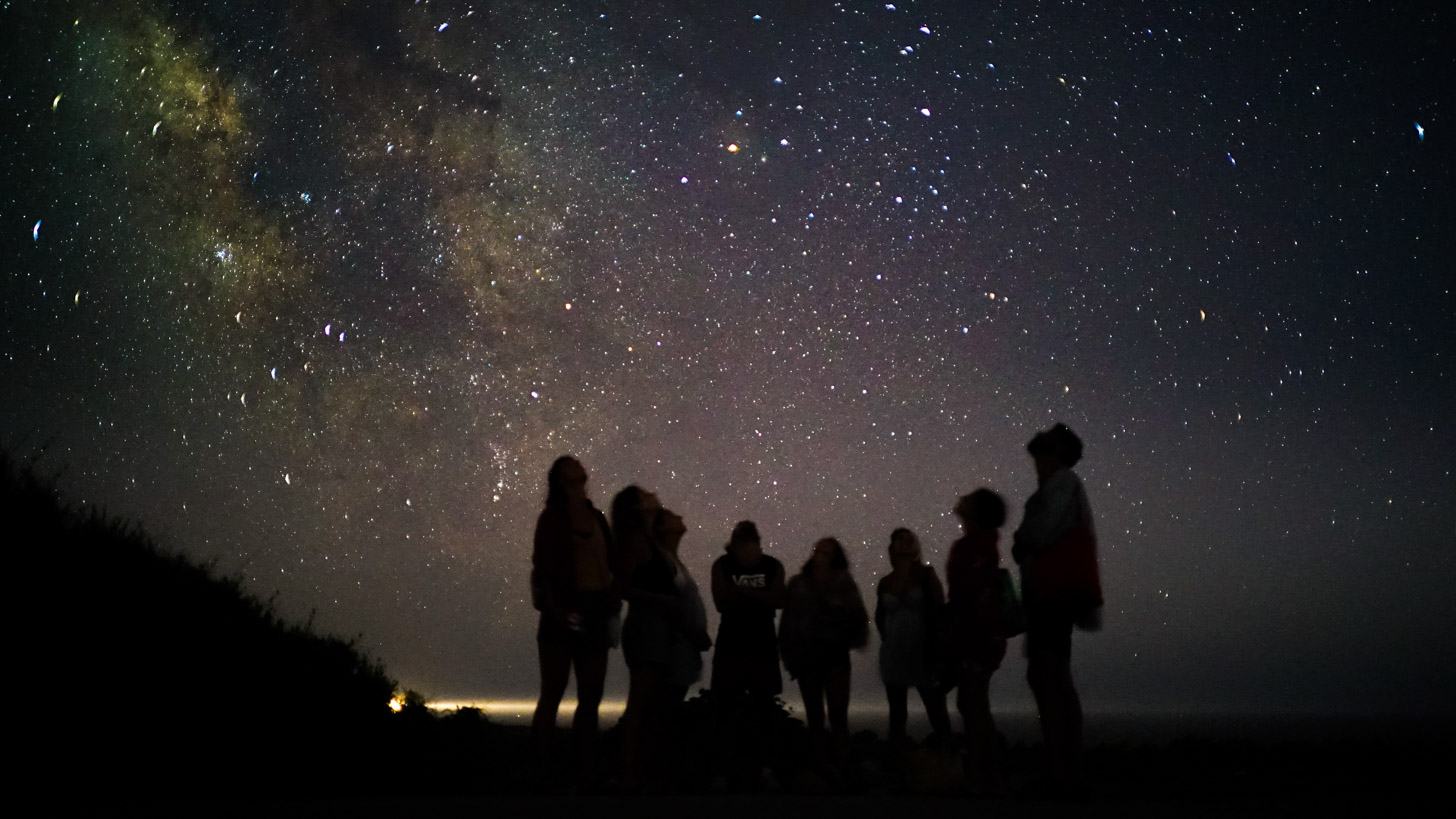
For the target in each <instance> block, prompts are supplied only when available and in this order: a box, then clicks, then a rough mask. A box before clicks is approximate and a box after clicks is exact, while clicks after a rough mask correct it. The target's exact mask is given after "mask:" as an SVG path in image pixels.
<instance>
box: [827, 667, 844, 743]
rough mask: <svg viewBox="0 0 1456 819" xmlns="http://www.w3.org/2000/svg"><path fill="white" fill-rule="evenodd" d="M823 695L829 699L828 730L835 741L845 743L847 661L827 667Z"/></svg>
mask: <svg viewBox="0 0 1456 819" xmlns="http://www.w3.org/2000/svg"><path fill="white" fill-rule="evenodd" d="M824 696H825V698H826V699H827V700H828V701H829V730H830V731H831V732H832V733H833V734H834V739H835V740H836V742H838V743H840V744H845V743H847V742H848V740H849V663H845V664H844V665H842V666H836V667H834V668H831V669H829V673H828V674H826V675H825V677H824Z"/></svg>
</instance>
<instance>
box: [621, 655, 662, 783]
mask: <svg viewBox="0 0 1456 819" xmlns="http://www.w3.org/2000/svg"><path fill="white" fill-rule="evenodd" d="M655 683H656V679H655V677H654V675H653V673H652V672H651V671H648V670H644V669H637V670H635V671H633V672H632V679H631V682H630V683H629V684H628V686H627V708H626V710H625V711H623V712H622V721H621V726H622V787H623V788H624V789H627V790H637V789H639V788H641V787H642V784H643V779H644V778H645V776H646V772H647V764H648V763H647V762H646V759H645V757H646V752H647V750H648V746H649V745H650V744H651V743H650V740H648V739H647V737H646V731H648V730H650V728H649V726H648V725H647V723H649V721H650V716H651V715H650V714H649V713H648V712H650V711H651V701H652V698H653V697H654V696H655V693H656V692H654V691H653V690H652V689H653V687H654V684H655Z"/></svg>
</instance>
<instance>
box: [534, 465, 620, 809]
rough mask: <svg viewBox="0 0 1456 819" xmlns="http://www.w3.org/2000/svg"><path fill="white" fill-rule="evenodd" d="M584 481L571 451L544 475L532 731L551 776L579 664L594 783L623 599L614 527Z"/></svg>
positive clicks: (581, 719)
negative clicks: (559, 719) (559, 724)
mask: <svg viewBox="0 0 1456 819" xmlns="http://www.w3.org/2000/svg"><path fill="white" fill-rule="evenodd" d="M586 483H587V474H586V469H585V468H584V467H582V465H581V463H580V462H579V461H577V460H576V459H575V458H573V457H571V456H569V455H563V456H562V457H560V458H557V459H556V461H555V462H554V463H553V464H552V465H551V469H550V471H549V472H548V473H547V476H546V487H547V488H546V508H545V509H544V510H543V511H542V512H541V516H540V517H539V518H538V519H537V521H536V535H535V539H534V546H533V548H532V551H531V597H532V602H534V603H535V606H536V608H537V609H539V610H540V612H541V621H540V625H539V626H538V627H537V629H536V647H537V651H538V653H539V656H540V662H541V694H540V698H539V699H538V700H537V701H536V713H535V715H534V716H533V717H532V719H531V733H532V739H533V744H534V745H535V748H536V757H537V763H538V765H539V772H540V774H541V775H542V776H543V777H545V776H548V775H549V770H550V765H551V740H552V736H553V734H554V733H555V727H556V712H557V710H558V709H559V707H560V705H561V697H562V695H563V694H565V692H566V684H567V682H568V679H569V677H570V673H571V669H572V668H575V669H576V699H577V706H576V713H575V715H574V716H573V717H572V721H571V728H572V736H573V738H574V740H575V744H576V746H577V754H578V759H579V761H580V771H579V775H580V777H581V781H582V783H583V784H586V785H588V786H591V785H594V784H595V781H596V778H597V753H596V732H597V722H598V718H597V711H598V708H599V707H600V705H601V701H602V689H603V686H604V685H605V682H606V676H607V650H608V649H609V648H611V647H612V645H613V644H614V642H615V637H614V634H613V630H614V626H613V622H614V620H615V618H616V617H617V615H618V613H619V612H620V610H621V596H620V591H619V587H618V585H617V582H616V577H615V574H614V564H615V563H616V557H617V555H616V550H615V548H614V543H613V540H612V530H611V527H609V526H608V525H607V519H606V518H605V517H604V516H603V515H602V513H601V512H599V511H597V509H596V507H595V506H593V505H592V503H591V501H590V500H588V499H587V496H586Z"/></svg>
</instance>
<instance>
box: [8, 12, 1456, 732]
mask: <svg viewBox="0 0 1456 819" xmlns="http://www.w3.org/2000/svg"><path fill="white" fill-rule="evenodd" d="M1453 22H1456V21H1453V14H1452V12H1451V10H1450V9H1447V8H1444V7H1442V6H1441V4H1431V5H1430V6H1423V5H1420V4H1389V5H1386V4H1368V3H1346V2H1334V3H1309V4H1305V5H1301V4H1297V3H1273V4H1270V3H1255V4H1224V3H1191V2H1168V3H1161V2H1160V3H1132V2H1126V3H1123V2H1112V3H1076V2H1010V1H1009V0H1006V1H1004V2H928V1H925V0H919V1H914V0H908V1H907V2H899V3H894V4H887V3H884V2H875V3H871V2H838V3H836V2H799V1H798V0H793V1H792V2H773V3H768V2H757V3H741V2H737V0H727V2H716V3H711V4H707V3H696V2H669V1H668V0H656V1H655V2H653V1H650V0H633V1H631V2H628V1H625V0H624V2H612V3H607V2H558V3H544V2H543V3H537V2H484V0H478V1H477V2H466V0H430V1H429V2H424V1H423V0H422V1H421V2H410V1H409V0H325V1H323V2H317V3H292V2H285V1H284V0H260V1H258V2H247V3H243V2H237V0H194V1H193V2H182V1H181V0H175V1H174V2H168V1H167V0H75V1H74V2H72V1H64V2H50V3H43V4H42V3H30V2H17V1H16V0H9V2H0V31H3V32H4V33H3V34H0V38H3V40H0V53H3V54H4V55H5V57H4V58H3V60H4V63H5V66H6V67H5V69H4V71H3V72H0V133H3V134H4V135H5V140H4V144H5V146H6V150H5V159H4V161H3V163H0V259H3V261H4V269H3V271H0V287H3V290H0V293H3V298H0V383H3V384H4V385H5V386H4V390H3V394H0V440H3V442H4V444H5V446H6V447H7V448H8V449H10V450H11V451H12V452H13V453H15V454H16V455H18V456H21V457H32V456H38V457H39V458H40V463H41V464H42V465H43V468H44V471H48V472H56V473H59V475H60V485H61V486H62V488H63V489H64V491H65V492H66V494H67V496H68V497H69V498H70V499H71V500H72V501H74V502H77V503H82V502H84V503H87V504H96V505H100V506H104V507H105V508H106V509H108V510H110V511H111V512H113V513H116V514H120V515H125V516H128V517H130V518H132V519H135V520H137V521H139V522H140V523H142V524H143V525H144V526H145V527H146V528H147V530H148V531H150V532H151V533H153V534H154V535H155V536H156V537H157V539H158V540H159V541H160V542H162V543H163V544H165V545H167V546H168V547H170V548H174V549H178V550H181V551H183V552H185V553H187V554H189V555H192V556H195V557H197V558H198V559H200V560H204V561H210V562H211V563H212V564H213V565H215V566H216V567H217V568H218V570H219V571H221V572H223V573H227V574H232V575H236V576H238V577H240V578H242V579H243V580H244V582H245V584H246V585H247V587H248V588H249V589H251V590H252V591H254V592H255V593H257V594H258V595H259V596H261V597H263V598H266V599H271V600H273V602H274V604H275V605H276V606H277V608H278V610H279V611H280V612H281V613H283V614H285V615H286V616H289V617H293V618H297V619H306V618H309V617H310V616H311V617H312V618H313V620H314V623H315V625H316V626H318V627H319V628H321V629H323V630H326V631H331V632H334V633H338V634H341V635H345V636H350V635H357V636H358V639H359V643H360V645H361V646H363V647H364V648H366V649H367V650H369V651H370V652H372V653H373V654H374V655H375V656H377V657H378V658H380V659H381V660H383V661H384V663H385V664H386V666H387V667H388V669H389V671H390V672H391V673H392V674H393V675H394V676H396V677H398V678H399V679H400V681H401V682H402V683H403V684H404V685H407V686H409V687H410V688H414V689H417V690H419V691H421V692H423V693H425V694H427V695H428V696H432V697H439V698H450V697H454V698H462V697H463V698H521V697H530V696H532V694H533V692H534V689H535V686H536V679H537V677H536V666H535V662H536V661H535V650H534V642H533V636H534V628H535V620H536V613H535V612H534V610H532V608H531V605H530V600H529V593H528V588H527V583H526V580H527V573H528V568H529V552H530V542H531V531H532V526H533V524H534V520H535V516H536V514H537V513H538V512H539V510H540V507H541V504H542V501H543V498H544V479H545V472H546V468H547V466H548V465H549V464H550V462H551V461H552V460H553V459H554V458H555V457H556V456H558V455H560V454H563V453H572V454H575V455H577V456H578V457H579V458H580V459H581V460H582V462H583V463H584V464H585V465H586V467H587V469H588V471H589V472H590V475H591V483H590V485H589V491H590V492H591V494H592V497H593V498H594V499H595V500H596V502H597V503H598V505H599V506H601V507H603V508H605V507H606V506H607V504H608V502H609V501H610V498H611V495H612V494H613V493H614V492H615V491H616V490H617V489H618V488H620V487H621V486H623V485H626V484H627V483H630V482H636V483H639V484H641V485H643V486H645V487H647V488H650V489H652V490H654V491H656V492H657V493H658V494H659V495H660V496H661V497H662V499H663V501H664V503H665V504H666V505H668V506H670V507H672V508H674V509H676V510H678V511H680V512H681V513H682V514H683V516H684V517H685V518H686V520H687V522H688V525H689V533H688V535H687V537H686V538H685V540H684V543H683V547H682V548H683V554H684V557H685V559H686V561H687V563H688V565H689V567H690V568H691V569H692V570H693V571H694V572H695V574H696V575H697V576H698V577H699V579H700V580H706V577H707V573H708V566H709V564H710V563H711V561H712V560H713V558H714V557H715V556H716V555H717V554H718V553H720V551H721V547H722V544H723V543H724V542H725V541H726V539H727V535H728V531H729V529H730V528H731V526H732V524H733V522H734V521H737V520H739V519H743V518H751V519H753V520H756V521H757V522H758V523H759V526H760V527H761V529H762V530H763V532H764V536H765V540H766V544H765V545H766V549H767V550H768V551H769V553H771V554H774V555H776V556H777V557H779V558H780V559H781V560H782V561H783V562H784V563H785V564H786V565H787V566H789V567H791V569H796V568H797V567H798V566H799V565H800V564H801V563H802V562H803V561H804V560H805V559H806V558H807V556H808V552H809V546H810V544H811V543H812V541H813V540H814V539H815V538H817V537H819V536H822V535H828V534H834V535H837V536H838V537H840V538H841V539H842V540H843V541H844V542H845V544H846V546H847V547H848V549H849V552H850V558H851V561H852V565H853V569H854V571H855V574H856V577H857V578H858V580H859V583H860V585H861V587H862V588H863V589H865V591H866V594H867V596H868V595H869V594H870V593H871V592H872V589H873V586H874V583H875V582H876V578H877V576H879V575H882V574H883V573H884V572H885V571H887V569H888V563H887V560H886V559H885V556H884V550H885V546H886V544H887V543H888V540H889V532H890V531H891V529H893V528H895V527H897V526H902V525H903V526H908V527H910V528H912V529H914V530H915V531H916V532H918V533H919V535H920V537H921V539H922V542H923V543H924V544H925V549H926V556H927V559H929V560H930V561H931V562H933V563H935V564H936V565H937V566H940V567H943V565H944V558H945V554H946V552H947V550H948V548H949V545H950V543H951V542H952V541H953V540H954V539H955V537H956V536H957V535H958V526H957V524H956V522H955V519H954V518H953V517H952V516H951V514H950V509H951V507H952V506H953V504H954V502H955V499H956V498H957V497H958V496H959V495H961V494H963V493H965V492H969V491H971V490H972V489H975V488H977V487H980V486H990V487H992V488H994V489H995V490H997V491H999V492H1000V493H1002V494H1003V495H1004V496H1005V497H1006V498H1007V500H1008V502H1009V504H1010V505H1011V507H1012V509H1013V512H1012V516H1011V517H1012V520H1011V521H1010V523H1009V525H1008V531H1007V535H1006V540H1007V543H1008V544H1009V530H1010V529H1011V528H1014V526H1015V523H1016V520H1018V519H1019V507H1020V505H1021V504H1022V503H1023V502H1024V501H1025V499H1026V497H1027V496H1028V495H1029V493H1030V492H1031V491H1032V490H1033V489H1034V486H1035V478H1034V473H1033V471H1032V468H1031V462H1030V459H1029V458H1028V457H1027V456H1026V454H1025V452H1024V445H1025V443H1026V441H1027V440H1028V439H1029V438H1030V437H1031V435H1032V434H1033V433H1034V432H1035V431H1036V430H1038V429H1041V428H1045V427H1047V426H1050V425H1051V424H1052V423H1054V422H1056V421H1063V422H1065V423H1067V424H1069V425H1070V426H1071V427H1072V428H1073V429H1075V430H1076V431H1077V432H1078V433H1079V434H1080V435H1081V436H1082V438H1083V439H1084V441H1085V442H1086V458H1085V460H1084V461H1083V463H1082V464H1081V465H1080V467H1079V472H1080V473H1081V474H1082V476H1083V478H1084V480H1085V481H1086V485H1087V488H1088V492H1089V495H1090V498H1091V502H1092V504H1093V508H1094V510H1095V514H1096V518H1097V524H1098V527H1099V533H1100V537H1101V560H1102V571H1103V578H1104V585H1105V588H1106V597H1107V601H1108V606H1107V611H1106V618H1105V619H1106V628H1105V630H1104V631H1103V632H1101V633H1098V634H1094V635H1080V636H1079V637H1078V638H1077V649H1076V651H1077V653H1076V656H1075V660H1074V662H1075V668H1076V672H1077V675H1078V679H1079V683H1080V685H1081V687H1082V690H1083V695H1084V698H1085V700H1086V702H1087V707H1088V709H1089V710H1093V711H1096V710H1104V711H1112V710H1122V709H1159V710H1184V711H1243V712H1248V711H1269V712H1306V711H1314V712H1322V711H1323V712H1330V711H1334V712H1367V711H1406V712H1410V711H1414V712H1436V711H1441V712H1449V711H1451V710H1452V709H1453V707H1456V697H1453V690H1456V685H1453V681H1456V651H1453V649H1456V645H1453V642H1452V638H1451V627H1452V625H1453V624H1456V595H1453V594H1452V592H1451V589H1452V587H1453V584H1456V558H1453V552H1452V548H1451V547H1452V544H1453V543H1456V477H1453V473H1452V469H1453V465H1456V464H1453V462H1456V418H1453V416H1452V408H1453V407H1456V373H1453V365H1456V362H1453V356H1456V332H1453V330H1452V321H1453V319H1456V298H1453V293H1452V286H1453V262H1452V259H1453V255H1456V253H1453V252H1456V248H1453V241H1452V225H1453V224H1456V208H1453V207H1452V195H1451V191H1452V182H1453V179H1452V161H1451V159H1452V156H1451V148H1450V144H1451V141H1450V134H1451V133H1452V127H1453V125H1456V123H1453V122H1452V116H1453V114H1456V111H1453V107H1452V97H1451V90H1450V86H1449V84H1448V83H1446V82H1445V81H1444V80H1442V79H1441V78H1443V77H1445V78H1449V77H1450V76H1451V75H1452V73H1453V52H1452V49H1451V47H1450V42H1449V40H1446V39H1444V38H1443V37H1442V36H1441V35H1439V33H1438V32H1440V31H1449V30H1451V28H1452V26H1453ZM1008 562H1009V555H1008ZM872 649H873V647H872ZM873 658H874V654H873V651H871V652H870V653H867V654H865V655H860V656H857V657H856V660H855V666H856V671H855V691H856V696H857V697H859V698H862V699H864V700H865V701H874V700H877V699H878V698H879V697H880V688H879V683H878V681H877V676H876V674H875V670H874V659H873ZM1023 672H1024V662H1023V661H1022V660H1021V659H1020V658H1019V656H1017V652H1016V650H1015V648H1013V651H1012V654H1011V656H1010V657H1009V658H1008V661H1007V663H1006V665H1005V667H1004V668H1003V670H1002V672H1001V673H1000V674H998V676H997V682H996V686H997V687H996V688H995V692H996V696H997V704H998V706H1000V705H1003V704H1004V705H1006V706H1008V707H1010V706H1015V705H1024V704H1026V703H1029V697H1028V696H1027V695H1026V693H1025V686H1024V683H1023V682H1022V680H1021V675H1022V674H1023ZM100 684H101V683H100V681H98V685H100ZM624 690H625V671H624V669H623V667H622V666H621V664H620V657H616V658H615V659H614V660H613V667H612V670H611V672H610V675H609V693H615V694H617V695H619V696H620V695H621V693H622V692H623V691H624Z"/></svg>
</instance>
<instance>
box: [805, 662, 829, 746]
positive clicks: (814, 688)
mask: <svg viewBox="0 0 1456 819" xmlns="http://www.w3.org/2000/svg"><path fill="white" fill-rule="evenodd" d="M799 694H800V695H802V696H803V698H804V720H805V722H807V723H809V749H810V753H811V754H812V755H813V756H815V757H816V758H821V759H822V758H823V756H824V751H825V745H826V743H825V742H824V678H823V677H822V676H821V675H820V674H819V673H818V672H817V671H816V672H805V673H802V674H800V675H799Z"/></svg>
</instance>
